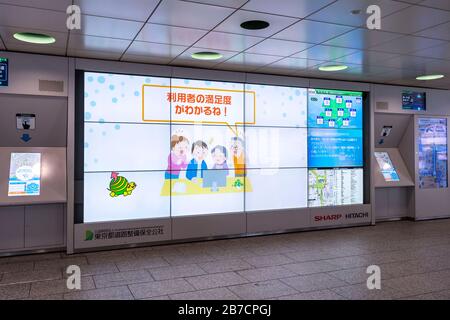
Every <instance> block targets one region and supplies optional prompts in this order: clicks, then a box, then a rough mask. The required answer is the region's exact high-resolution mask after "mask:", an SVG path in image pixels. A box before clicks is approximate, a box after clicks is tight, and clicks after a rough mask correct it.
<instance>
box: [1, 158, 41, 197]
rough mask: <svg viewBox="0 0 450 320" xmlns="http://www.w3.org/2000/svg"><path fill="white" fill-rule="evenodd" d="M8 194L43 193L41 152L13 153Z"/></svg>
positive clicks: (13, 195) (27, 194)
mask: <svg viewBox="0 0 450 320" xmlns="http://www.w3.org/2000/svg"><path fill="white" fill-rule="evenodd" d="M9 168H10V169H9V184H8V196H10V197H15V196H39V195H40V193H41V154H40V153H14V152H13V153H11V161H10V167H9Z"/></svg>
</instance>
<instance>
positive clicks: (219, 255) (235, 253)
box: [208, 248, 256, 260]
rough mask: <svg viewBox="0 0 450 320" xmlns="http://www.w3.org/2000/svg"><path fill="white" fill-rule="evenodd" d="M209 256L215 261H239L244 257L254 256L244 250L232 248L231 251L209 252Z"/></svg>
mask: <svg viewBox="0 0 450 320" xmlns="http://www.w3.org/2000/svg"><path fill="white" fill-rule="evenodd" d="M208 255H209V256H211V257H213V258H214V259H215V260H230V259H241V258H246V257H252V256H255V255H256V254H254V253H253V252H251V251H250V250H248V249H246V248H233V249H220V250H217V251H213V252H209V253H208Z"/></svg>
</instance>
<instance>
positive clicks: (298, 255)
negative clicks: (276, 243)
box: [284, 250, 334, 262]
mask: <svg viewBox="0 0 450 320" xmlns="http://www.w3.org/2000/svg"><path fill="white" fill-rule="evenodd" d="M284 255H285V256H287V257H289V258H291V259H292V260H294V261H296V262H307V261H315V260H324V259H330V258H334V256H333V255H330V253H328V252H325V251H322V250H311V251H293V252H286V253H285V254H284Z"/></svg>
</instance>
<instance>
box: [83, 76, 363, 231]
mask: <svg viewBox="0 0 450 320" xmlns="http://www.w3.org/2000/svg"><path fill="white" fill-rule="evenodd" d="M83 82H84V88H83V104H84V111H83V116H82V118H83V119H82V121H83V123H84V126H83V140H82V145H81V144H80V148H81V150H82V152H83V155H84V156H83V162H82V166H80V167H81V171H82V174H81V175H82V179H83V186H84V191H83V196H82V198H83V212H82V216H83V219H82V220H83V222H100V221H117V220H130V219H149V218H161V217H176V216H187V215H191V216H192V215H202V214H216V213H242V212H253V211H259V210H269V209H270V210H277V209H291V208H305V207H307V206H308V192H309V190H308V183H309V169H311V168H314V169H318V170H319V169H322V168H328V169H329V170H334V169H336V168H338V169H337V170H339V169H340V168H343V169H344V168H348V167H351V168H355V170H356V167H362V165H363V157H362V145H363V142H362V141H363V140H362V111H363V108H362V93H356V92H346V91H339V92H337V91H336V92H335V91H333V92H332V91H330V90H328V91H326V92H325V91H320V90H316V91H315V92H314V95H316V96H317V97H322V95H328V96H333V97H334V99H335V100H337V102H336V101H335V102H334V103H333V106H336V110H335V111H336V115H335V121H336V125H335V126H334V127H325V126H318V125H317V123H316V124H312V123H310V120H309V119H313V118H314V119H317V116H318V115H320V114H321V113H322V112H325V116H326V114H327V113H326V112H327V111H323V110H321V108H322V105H320V106H317V107H314V106H313V107H310V103H309V100H308V94H309V93H308V89H306V88H298V87H287V86H272V85H261V84H251V83H233V82H220V81H205V80H193V79H179V78H162V77H149V76H136V75H124V74H108V73H96V72H84V73H83ZM310 94H312V91H310ZM341 96H342V100H343V101H344V102H342V103H341V100H340V99H341V98H340V97H341ZM341 106H342V107H343V108H344V112H343V113H341V110H340V109H341ZM338 109H339V110H338ZM310 112H314V113H315V114H316V115H315V116H311V115H310ZM331 116H332V117H333V116H334V114H333V112H332V114H331ZM330 119H331V117H330ZM347 121H348V123H347ZM331 168H333V169H331ZM349 170H350V169H349ZM349 172H351V170H350V171H349ZM361 172H362V169H361ZM347 176H349V177H351V174H350V175H348V174H347V175H346V176H345V179H343V180H342V181H344V180H345V181H347V180H348V178H346V177H347ZM354 179H356V178H354ZM361 181H362V180H361ZM360 184H361V185H362V182H361V183H360ZM360 184H356V185H355V188H359V186H360ZM360 188H361V190H360V191H361V192H362V186H361V187H360ZM345 190H347V189H345ZM351 198H352V199H353V200H348V199H347V200H345V199H344V200H339V199H337V200H333V201H331V200H330V201H329V202H327V203H331V202H332V203H336V204H347V203H362V200H360V197H359V196H356V195H354V196H352V197H351Z"/></svg>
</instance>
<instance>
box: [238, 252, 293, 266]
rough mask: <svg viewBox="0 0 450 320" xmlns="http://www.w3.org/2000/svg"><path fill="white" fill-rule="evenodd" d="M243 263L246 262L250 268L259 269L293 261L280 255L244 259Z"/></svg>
mask: <svg viewBox="0 0 450 320" xmlns="http://www.w3.org/2000/svg"><path fill="white" fill-rule="evenodd" d="M243 260H244V261H246V262H248V263H249V264H251V265H252V266H255V267H257V268H259V267H271V266H278V265H283V264H288V263H292V262H294V260H292V259H290V258H288V257H286V256H285V255H282V254H273V255H264V256H255V257H249V258H244V259H243Z"/></svg>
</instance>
